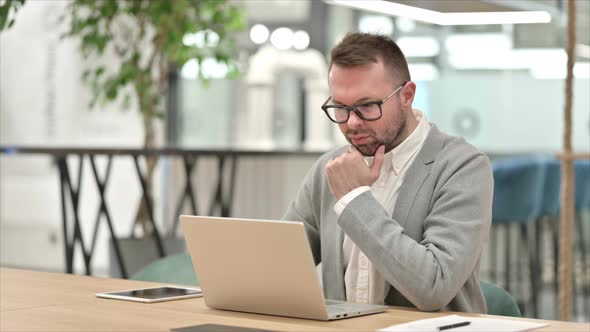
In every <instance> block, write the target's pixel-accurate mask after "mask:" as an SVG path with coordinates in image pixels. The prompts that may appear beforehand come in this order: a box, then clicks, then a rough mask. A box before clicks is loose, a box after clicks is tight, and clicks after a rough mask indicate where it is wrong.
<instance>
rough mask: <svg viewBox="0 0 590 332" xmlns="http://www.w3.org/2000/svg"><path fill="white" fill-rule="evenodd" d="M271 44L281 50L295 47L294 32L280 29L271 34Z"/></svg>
mask: <svg viewBox="0 0 590 332" xmlns="http://www.w3.org/2000/svg"><path fill="white" fill-rule="evenodd" d="M270 42H271V44H272V45H273V46H274V47H276V48H278V49H279V50H288V49H289V48H291V45H293V30H291V29H289V28H284V27H283V28H278V29H276V30H275V31H273V32H272V33H271V34H270Z"/></svg>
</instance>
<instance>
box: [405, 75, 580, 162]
mask: <svg viewBox="0 0 590 332" xmlns="http://www.w3.org/2000/svg"><path fill="white" fill-rule="evenodd" d="M426 87H427V89H428V91H427V93H428V94H429V96H430V99H429V109H430V110H429V111H430V112H429V113H430V120H431V121H433V122H434V123H436V124H437V125H438V126H439V128H440V129H442V130H444V131H446V132H448V133H450V134H458V133H457V130H456V129H455V127H454V126H453V117H454V116H455V115H456V112H458V111H461V110H466V109H468V110H472V111H473V112H474V113H476V114H477V116H478V117H479V119H480V132H479V134H477V135H476V136H474V137H469V138H468V140H469V141H470V142H471V143H473V144H474V145H475V146H477V147H478V148H480V149H481V150H483V151H485V152H490V153H519V152H559V151H560V150H561V149H562V146H563V122H564V121H563V112H564V107H565V106H564V105H565V102H564V91H565V88H564V82H563V80H538V79H532V78H531V77H530V76H529V75H528V74H527V73H524V72H523V73H509V72H507V73H505V74H500V73H498V72H489V73H486V72H475V73H470V72H461V73H446V74H445V75H442V76H441V78H440V79H439V80H435V81H429V82H427V85H426ZM589 91H590V81H589V80H588V79H576V80H575V82H574V103H573V121H574V122H573V139H572V141H573V147H574V149H575V150H576V151H578V152H586V153H587V152H589V151H590V93H589ZM420 93H421V92H420V91H418V92H417V94H420Z"/></svg>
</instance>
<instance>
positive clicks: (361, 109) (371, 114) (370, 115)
mask: <svg viewBox="0 0 590 332" xmlns="http://www.w3.org/2000/svg"><path fill="white" fill-rule="evenodd" d="M406 83H408V81H406V82H404V83H402V84H401V85H400V86H399V87H398V88H397V89H395V90H394V91H393V92H392V93H391V94H390V95H389V96H387V97H385V98H384V99H383V100H378V101H370V102H366V103H362V104H358V105H352V106H346V105H327V104H328V101H330V99H332V97H331V96H330V97H328V99H326V101H325V102H324V104H323V105H322V110H324V112H325V113H326V115H327V116H328V118H329V119H330V121H332V122H335V123H345V122H347V121H348V119H349V118H350V112H354V114H356V115H357V116H358V117H359V118H361V119H363V120H365V121H375V120H379V119H380V118H381V116H382V115H383V111H382V110H381V105H383V103H385V102H386V101H387V99H389V98H391V97H392V96H393V95H395V94H396V93H397V92H398V91H400V90H401V89H402V88H403V87H404V85H406Z"/></svg>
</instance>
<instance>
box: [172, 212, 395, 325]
mask: <svg viewBox="0 0 590 332" xmlns="http://www.w3.org/2000/svg"><path fill="white" fill-rule="evenodd" d="M180 222H181V224H182V228H183V231H184V236H185V238H186V244H187V247H188V249H189V252H190V254H191V257H192V261H193V266H194V268H195V272H196V274H197V278H198V279H199V285H200V287H201V290H202V291H203V298H204V300H205V304H206V305H207V306H208V307H210V308H213V309H225V310H234V311H243V312H251V313H259V314H268V315H277V316H289V317H298V318H308V319H316V320H334V319H342V318H348V317H354V316H361V315H368V314H374V313H379V312H383V311H385V310H387V307H386V306H381V305H371V304H357V303H347V302H340V301H326V300H324V296H323V292H322V289H321V287H320V283H319V280H318V277H317V274H316V270H315V266H314V261H313V257H312V254H311V250H310V248H309V242H308V241H307V235H306V233H305V228H304V225H303V223H301V222H290V221H270V220H254V219H238V218H217V217H199V216H180Z"/></svg>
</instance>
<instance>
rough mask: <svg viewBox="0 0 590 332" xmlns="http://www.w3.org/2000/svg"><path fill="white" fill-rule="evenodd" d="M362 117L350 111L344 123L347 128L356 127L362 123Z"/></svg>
mask: <svg viewBox="0 0 590 332" xmlns="http://www.w3.org/2000/svg"><path fill="white" fill-rule="evenodd" d="M363 121H364V120H363V119H361V118H360V117H359V116H358V115H357V114H356V112H354V111H350V115H349V116H348V121H347V122H346V124H347V125H348V127H349V128H357V127H360V126H361V125H362V124H363Z"/></svg>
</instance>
